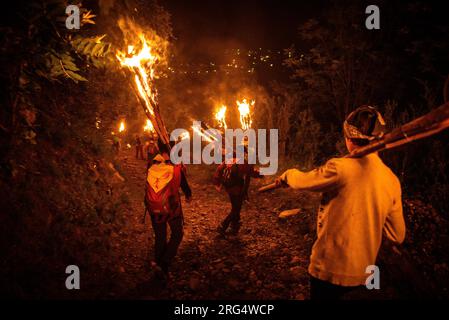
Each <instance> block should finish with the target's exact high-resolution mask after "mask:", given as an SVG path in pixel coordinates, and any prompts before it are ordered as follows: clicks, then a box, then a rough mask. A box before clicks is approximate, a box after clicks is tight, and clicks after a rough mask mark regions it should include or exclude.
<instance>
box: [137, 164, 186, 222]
mask: <svg viewBox="0 0 449 320" xmlns="http://www.w3.org/2000/svg"><path fill="white" fill-rule="evenodd" d="M180 186H181V166H179V165H176V166H175V167H174V170H173V178H172V180H171V181H170V182H169V183H168V184H167V185H166V186H165V187H164V188H163V189H162V190H160V191H159V192H156V191H154V189H153V188H152V187H151V186H150V185H149V184H148V182H147V190H146V194H145V202H146V206H147V209H148V212H149V213H150V214H151V215H152V216H153V217H154V218H155V219H156V221H157V222H162V221H167V219H169V218H172V217H175V216H178V215H180V214H181V205H180V201H181V199H180V196H179V188H180Z"/></svg>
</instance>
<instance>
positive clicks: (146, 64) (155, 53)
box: [116, 18, 168, 117]
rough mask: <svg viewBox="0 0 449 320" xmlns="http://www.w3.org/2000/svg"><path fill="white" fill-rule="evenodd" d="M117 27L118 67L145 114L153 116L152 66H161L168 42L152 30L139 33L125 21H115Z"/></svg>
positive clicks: (137, 28) (155, 95) (153, 78)
mask: <svg viewBox="0 0 449 320" xmlns="http://www.w3.org/2000/svg"><path fill="white" fill-rule="evenodd" d="M118 25H119V27H120V29H121V30H122V32H123V34H124V36H125V39H124V41H125V45H127V46H126V50H123V51H120V50H119V51H117V54H116V57H117V59H118V60H119V62H120V65H121V66H122V67H126V68H128V69H129V70H130V71H131V72H132V73H133V75H134V82H135V85H136V88H137V91H138V93H139V96H140V97H141V98H142V100H143V101H144V103H145V108H146V113H147V114H148V115H149V116H150V117H154V115H155V109H154V108H155V106H156V102H157V91H156V88H155V87H154V80H155V79H156V78H157V77H156V72H155V69H156V66H159V65H160V64H163V62H165V61H166V60H165V56H166V51H167V46H168V42H167V41H166V40H164V39H162V38H161V37H159V36H158V35H157V34H156V33H155V32H154V31H153V30H148V31H146V32H144V31H142V30H141V29H140V28H139V27H138V26H136V25H135V24H134V23H133V22H132V21H131V20H129V19H123V18H122V19H119V21H118Z"/></svg>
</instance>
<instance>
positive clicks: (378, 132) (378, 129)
mask: <svg viewBox="0 0 449 320" xmlns="http://www.w3.org/2000/svg"><path fill="white" fill-rule="evenodd" d="M361 112H367V113H370V114H372V115H374V116H375V117H376V121H375V124H374V127H373V130H372V131H371V133H370V134H369V135H368V134H364V133H362V132H361V129H360V128H357V127H356V126H355V125H353V124H351V123H353V121H354V119H355V118H356V117H357V115H358V114H360V113H361ZM385 126H386V125H385V120H384V118H383V117H382V115H381V114H380V112H379V111H377V110H376V109H375V108H374V107H371V106H361V107H359V108H357V109H356V110H354V111H353V112H351V113H350V114H349V116H348V117H347V118H346V120H345V122H344V123H343V131H344V135H345V137H346V138H347V139H363V140H369V141H372V140H375V139H380V138H382V136H383V135H384V134H385Z"/></svg>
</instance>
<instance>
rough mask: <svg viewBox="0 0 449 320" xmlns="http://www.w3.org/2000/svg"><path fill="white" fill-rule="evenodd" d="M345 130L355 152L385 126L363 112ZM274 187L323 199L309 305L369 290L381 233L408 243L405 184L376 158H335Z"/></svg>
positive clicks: (287, 175) (290, 173) (292, 173)
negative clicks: (315, 194) (370, 268)
mask: <svg viewBox="0 0 449 320" xmlns="http://www.w3.org/2000/svg"><path fill="white" fill-rule="evenodd" d="M343 127H344V136H345V140H346V147H347V149H348V150H349V152H351V151H352V150H354V149H356V148H359V147H363V146H365V145H367V144H368V143H370V142H371V141H372V140H375V139H377V138H379V137H381V136H382V135H383V134H384V129H385V123H384V120H383V118H382V116H381V114H380V113H379V112H378V111H377V110H376V109H374V108H373V107H371V106H361V107H359V108H358V109H356V110H355V111H353V112H352V113H351V114H350V115H349V116H348V117H347V119H346V121H345V122H344V125H343ZM276 184H277V185H284V186H289V187H291V188H294V189H300V190H307V191H314V192H321V193H322V200H321V204H320V206H319V211H318V217H317V239H316V241H315V243H314V245H313V248H312V254H311V257H310V264H309V268H308V272H309V274H310V277H311V281H310V285H311V292H310V296H311V299H319V300H323V299H326V300H332V299H340V298H342V297H343V296H344V295H345V294H346V293H347V292H348V291H352V290H353V289H354V288H357V287H361V286H363V285H365V283H366V280H367V278H368V276H369V274H367V273H366V270H367V267H368V266H371V265H375V263H376V258H377V254H378V251H379V248H380V245H381V242H382V234H383V233H384V234H385V236H386V237H387V238H388V239H389V240H391V241H392V242H393V243H396V244H400V243H402V242H403V240H404V237H405V223H404V217H403V213H402V200H401V184H400V182H399V179H398V178H397V177H396V175H395V174H394V173H393V172H392V171H391V170H390V168H388V167H387V166H386V165H385V164H384V163H383V162H382V160H381V159H380V158H379V156H378V154H377V153H371V154H368V155H366V156H363V157H360V158H349V157H345V158H334V159H331V160H329V161H328V162H327V163H326V164H325V165H323V166H322V167H319V168H317V169H315V170H312V171H310V172H301V171H299V170H297V169H290V170H287V171H285V172H284V173H283V174H282V175H281V176H280V177H279V178H278V179H277V180H276Z"/></svg>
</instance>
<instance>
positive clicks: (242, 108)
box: [236, 99, 256, 130]
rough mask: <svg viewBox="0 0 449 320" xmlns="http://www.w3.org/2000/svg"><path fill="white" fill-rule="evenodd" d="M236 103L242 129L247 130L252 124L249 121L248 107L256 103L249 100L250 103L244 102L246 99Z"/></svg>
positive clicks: (249, 112)
mask: <svg viewBox="0 0 449 320" xmlns="http://www.w3.org/2000/svg"><path fill="white" fill-rule="evenodd" d="M236 102H237V105H238V108H239V113H240V123H241V124H242V129H243V130H247V129H249V128H251V124H252V123H253V121H252V120H251V110H250V107H252V106H254V104H255V103H256V101H255V100H251V102H250V103H249V102H247V101H246V99H243V100H242V101H241V102H240V101H238V100H237V101H236Z"/></svg>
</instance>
